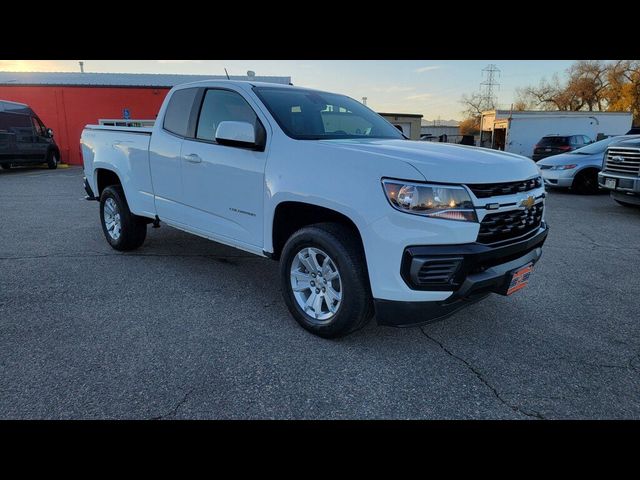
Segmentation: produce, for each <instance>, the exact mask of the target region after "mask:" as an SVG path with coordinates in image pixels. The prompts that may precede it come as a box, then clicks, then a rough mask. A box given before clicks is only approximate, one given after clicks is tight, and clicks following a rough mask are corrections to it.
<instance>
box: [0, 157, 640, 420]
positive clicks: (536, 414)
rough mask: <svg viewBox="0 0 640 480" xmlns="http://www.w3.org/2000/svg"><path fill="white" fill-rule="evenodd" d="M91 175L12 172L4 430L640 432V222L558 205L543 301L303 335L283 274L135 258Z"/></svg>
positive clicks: (514, 300)
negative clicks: (447, 424) (511, 423)
mask: <svg viewBox="0 0 640 480" xmlns="http://www.w3.org/2000/svg"><path fill="white" fill-rule="evenodd" d="M81 178H82V171H81V169H79V168H69V169H60V170H56V171H49V170H43V169H15V170H11V171H0V418H3V419H24V418H47V419H48V418H53V419H61V418H64V419H68V418H87V419H94V418H126V419H153V418H212V419H229V418H231V419H263V418H286V419H307V418H308V419H316V418H322V419H324V418H327V419H347V418H428V419H441V418H445V419H449V418H460V419H471V418H481V419H539V418H544V419H556V418H581V419H593V418H603V419H604V418H606V419H609V418H640V395H638V392H640V321H639V320H640V316H639V313H638V307H639V306H640V281H638V265H640V210H634V209H628V208H623V207H621V206H618V205H617V204H616V203H615V202H613V200H611V199H610V198H608V196H607V195H598V196H577V195H572V194H568V193H558V192H550V194H549V196H548V202H547V220H548V222H549V224H550V226H551V231H550V235H549V239H548V241H547V244H546V246H545V249H544V255H543V258H542V260H541V261H540V263H539V264H538V266H537V268H536V271H535V272H534V275H533V276H532V279H531V282H530V285H529V286H528V287H527V288H526V289H525V290H523V291H521V292H519V293H517V294H515V295H514V296H512V297H510V298H505V297H499V296H492V297H490V298H489V299H487V300H485V301H484V302H481V303H479V304H477V305H476V306H473V307H471V308H469V309H466V310H464V311H462V312H459V313H457V314H456V315H454V316H453V317H450V318H449V319H447V320H444V321H441V322H439V323H435V324H432V325H429V326H426V327H423V328H412V329H394V328H388V327H377V326H376V325H375V322H372V323H371V324H370V325H369V326H368V327H366V328H365V329H363V330H361V331H359V332H357V333H355V334H353V335H351V336H349V337H346V338H344V339H341V340H338V341H328V340H323V339H320V338H316V337H314V336H312V335H311V334H309V333H307V332H305V331H304V330H303V329H301V328H299V327H298V325H297V324H296V323H295V321H294V320H293V319H292V318H291V317H290V315H289V313H288V311H287V310H286V307H285V306H284V303H283V301H282V300H281V296H280V290H279V282H278V276H277V264H276V263H275V262H272V261H270V260H266V259H261V258H257V257H253V256H250V255H248V254H245V253H243V252H240V251H237V250H233V249H231V248H228V247H225V246H222V245H218V244H216V243H213V242H209V241H207V240H204V239H201V238H198V237H195V236H191V235H188V234H186V233H182V232H180V231H177V230H174V229H171V228H169V227H166V226H163V227H162V228H160V229H150V230H149V235H148V237H147V241H146V243H145V245H144V246H143V247H142V248H141V249H140V250H138V251H136V252H134V253H126V254H122V253H118V252H116V251H114V250H112V249H111V248H110V247H109V246H108V244H107V242H106V241H105V239H104V237H103V234H102V231H101V228H100V224H99V213H98V204H97V203H95V202H87V201H85V200H83V196H84V191H83V189H82V182H81Z"/></svg>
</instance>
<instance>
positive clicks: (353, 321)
mask: <svg viewBox="0 0 640 480" xmlns="http://www.w3.org/2000/svg"><path fill="white" fill-rule="evenodd" d="M356 235H357V233H354V232H353V230H352V229H349V228H347V227H345V226H342V225H340V224H336V223H318V224H315V225H310V226H308V227H304V228H302V229H300V230H298V231H297V232H295V233H294V234H293V235H291V237H290V238H289V239H288V240H287V243H286V244H285V246H284V248H283V250H282V255H281V258H280V281H281V287H282V294H283V296H284V301H285V303H286V305H287V307H288V308H289V311H290V312H291V314H292V315H293V317H294V318H295V319H296V321H297V322H298V323H299V324H300V325H301V326H302V327H303V328H304V329H306V330H308V331H309V332H311V333H313V334H315V335H318V336H320V337H323V338H338V337H343V336H345V335H347V334H349V333H351V332H353V331H355V330H358V329H360V328H362V327H363V326H364V325H366V323H367V322H368V321H369V320H370V319H371V317H372V316H373V301H372V297H371V288H370V286H369V275H368V273H367V264H366V260H365V257H364V252H363V251H362V246H361V244H360V241H359V239H358V238H357V237H356ZM308 247H315V248H317V249H320V250H322V251H323V252H326V254H327V255H328V256H329V257H331V259H332V261H333V263H334V264H335V266H336V268H337V270H338V272H339V274H340V279H341V282H342V289H341V295H342V299H341V300H340V305H339V307H338V310H337V311H336V313H335V314H334V315H333V317H331V318H330V319H328V320H325V321H323V322H319V321H317V320H316V319H315V318H314V317H312V316H310V315H309V314H307V313H306V312H305V311H304V310H303V309H302V308H301V307H300V306H299V305H298V302H297V301H296V299H295V296H294V293H293V288H292V286H291V265H292V262H293V260H294V258H295V256H296V255H297V254H298V252H300V251H301V250H302V249H303V248H308Z"/></svg>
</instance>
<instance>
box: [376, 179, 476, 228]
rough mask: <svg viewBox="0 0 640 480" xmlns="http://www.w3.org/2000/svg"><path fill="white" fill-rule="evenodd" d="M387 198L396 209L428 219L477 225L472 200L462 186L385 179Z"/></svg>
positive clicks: (383, 182)
mask: <svg viewBox="0 0 640 480" xmlns="http://www.w3.org/2000/svg"><path fill="white" fill-rule="evenodd" d="M382 185H383V187H384V192H385V194H386V195H387V199H388V200H389V203H391V206H392V207H393V208H395V209H396V210H400V211H402V212H406V213H413V214H416V215H424V216H427V217H434V218H444V219H447V220H458V221H461V222H477V221H478V218H477V217H476V211H475V210H474V208H473V203H472V202H471V197H470V196H469V194H468V193H467V191H466V190H465V189H464V188H463V187H457V186H448V185H434V184H424V183H407V182H399V181H397V180H383V181H382Z"/></svg>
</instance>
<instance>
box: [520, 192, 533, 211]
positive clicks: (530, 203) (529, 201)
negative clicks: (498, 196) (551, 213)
mask: <svg viewBox="0 0 640 480" xmlns="http://www.w3.org/2000/svg"><path fill="white" fill-rule="evenodd" d="M535 203H536V199H535V198H534V197H533V196H532V195H529V196H528V197H527V198H525V199H524V200H521V201H520V206H521V207H522V208H526V209H527V210H531V207H533V206H534V205H535Z"/></svg>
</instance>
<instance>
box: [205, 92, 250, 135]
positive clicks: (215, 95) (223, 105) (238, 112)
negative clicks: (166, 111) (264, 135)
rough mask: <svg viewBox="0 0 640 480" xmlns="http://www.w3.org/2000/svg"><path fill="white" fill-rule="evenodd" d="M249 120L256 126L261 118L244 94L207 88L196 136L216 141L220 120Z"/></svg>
mask: <svg viewBox="0 0 640 480" xmlns="http://www.w3.org/2000/svg"><path fill="white" fill-rule="evenodd" d="M226 121H235V122H248V123H250V124H251V125H253V127H254V128H257V127H259V120H258V117H257V116H256V114H255V112H254V111H253V109H252V108H251V106H250V105H249V104H248V103H247V101H246V100H245V99H244V98H242V96H241V95H240V94H238V93H236V92H232V91H230V90H215V89H214V90H207V93H206V94H205V96H204V101H203V102H202V109H201V110H200V118H199V119H198V128H197V130H196V138H199V139H201V140H210V141H214V140H215V136H216V129H217V128H218V125H220V122H226Z"/></svg>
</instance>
